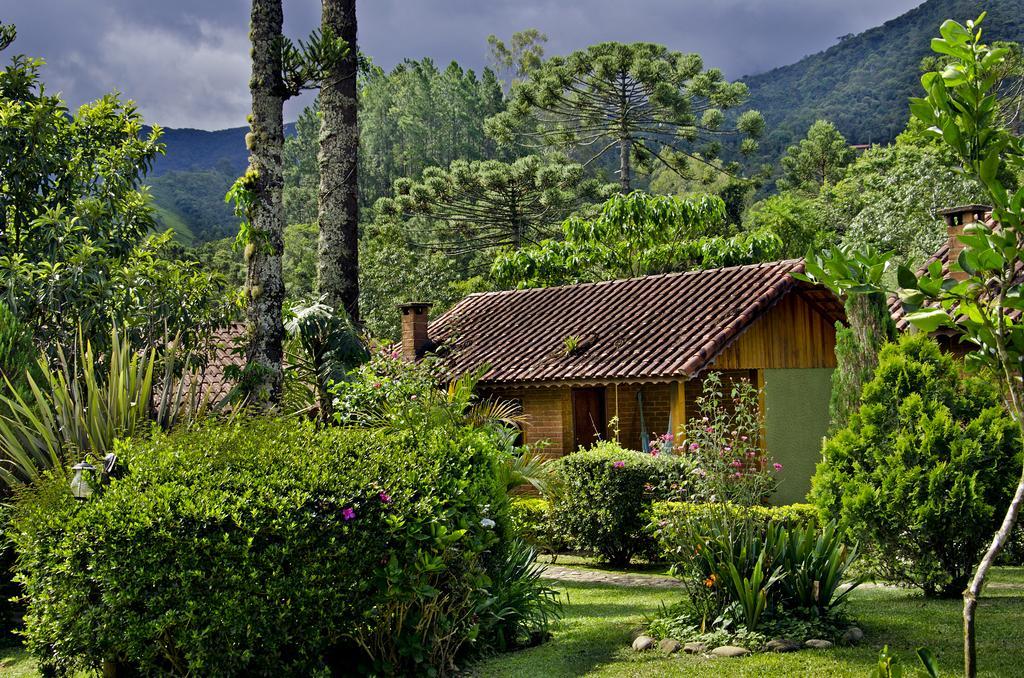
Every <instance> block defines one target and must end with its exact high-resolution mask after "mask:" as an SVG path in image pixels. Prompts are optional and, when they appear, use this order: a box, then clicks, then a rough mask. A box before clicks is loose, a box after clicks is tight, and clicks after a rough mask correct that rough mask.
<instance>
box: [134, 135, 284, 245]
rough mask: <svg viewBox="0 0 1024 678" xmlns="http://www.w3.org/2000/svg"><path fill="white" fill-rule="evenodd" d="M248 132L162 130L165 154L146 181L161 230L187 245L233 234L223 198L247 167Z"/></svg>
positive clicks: (235, 224) (235, 221)
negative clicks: (246, 146) (169, 232)
mask: <svg viewBox="0 0 1024 678" xmlns="http://www.w3.org/2000/svg"><path fill="white" fill-rule="evenodd" d="M248 131H249V128H248V127H234V128H231V129H223V130H217V131H215V132H208V131H206V130H200V129H186V128H181V129H175V128H164V135H163V137H162V139H161V140H162V141H163V143H164V144H165V145H166V147H167V152H166V154H165V155H163V156H160V157H158V158H157V160H156V162H155V163H154V164H153V171H152V172H151V173H150V174H149V176H148V177H147V179H146V183H147V184H148V185H149V186H150V190H151V193H152V195H153V202H154V205H155V207H156V210H155V211H156V215H155V216H156V220H157V223H158V224H159V225H160V228H161V229H166V228H173V229H174V231H175V233H176V234H177V237H178V240H180V241H181V242H183V243H185V244H187V245H198V244H200V243H203V242H208V241H210V240H217V239H219V238H223V237H225V236H228V235H231V234H233V233H234V232H235V231H236V230H237V229H238V219H236V218H235V216H234V213H233V211H232V209H231V206H230V205H227V204H225V203H224V194H225V193H227V190H228V188H230V187H231V184H232V183H234V181H235V179H236V178H237V177H238V176H239V175H241V174H242V173H243V172H245V168H246V166H247V165H248V164H249V152H248V151H247V150H246V148H245V134H246V132H248ZM144 132H145V133H147V134H148V133H149V130H148V129H146V130H144ZM294 133H295V125H294V124H288V125H285V135H286V136H291V135H292V134H294Z"/></svg>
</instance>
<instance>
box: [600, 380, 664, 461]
mask: <svg viewBox="0 0 1024 678" xmlns="http://www.w3.org/2000/svg"><path fill="white" fill-rule="evenodd" d="M616 390H617V391H618V414H619V443H620V444H621V445H622V446H623V447H627V448H630V449H634V450H639V449H640V448H641V447H642V444H641V438H640V436H641V433H642V432H643V431H642V430H641V427H640V408H639V403H638V401H637V397H636V394H637V392H638V391H641V392H643V407H644V427H645V428H646V429H647V431H646V432H647V434H648V435H649V436H651V435H652V434H653V435H660V434H662V433H665V432H666V431H668V420H669V411H670V401H669V398H670V397H671V396H670V393H671V389H670V386H669V384H645V385H643V386H634V385H628V386H627V385H621V384H620V385H619V386H618V387H617V388H616V387H615V386H609V387H608V388H607V391H606V397H605V402H606V403H607V404H608V405H607V409H608V419H609V421H611V419H612V417H614V416H615V412H616V405H615V402H616ZM609 428H610V426H609ZM609 435H611V431H609Z"/></svg>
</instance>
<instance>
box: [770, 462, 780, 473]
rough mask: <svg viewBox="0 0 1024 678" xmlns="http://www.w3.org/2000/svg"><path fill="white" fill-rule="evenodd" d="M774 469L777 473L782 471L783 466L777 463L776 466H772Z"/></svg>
mask: <svg viewBox="0 0 1024 678" xmlns="http://www.w3.org/2000/svg"><path fill="white" fill-rule="evenodd" d="M772 468H774V469H775V470H776V471H781V470H782V464H780V463H779V462H775V463H774V464H772Z"/></svg>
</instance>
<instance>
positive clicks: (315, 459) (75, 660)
mask: <svg viewBox="0 0 1024 678" xmlns="http://www.w3.org/2000/svg"><path fill="white" fill-rule="evenodd" d="M118 452H119V456H120V462H121V463H122V464H123V466H124V471H123V473H122V475H121V477H119V478H117V479H114V480H111V481H110V482H109V484H108V485H107V486H105V487H104V488H103V489H102V492H101V493H100V494H99V495H97V496H95V497H94V498H93V499H92V500H90V501H88V502H85V503H76V501H75V500H74V499H73V498H72V497H71V496H70V494H69V493H68V492H67V486H66V485H65V484H64V483H63V482H60V481H58V482H49V483H42V484H41V485H39V486H38V487H36V488H35V489H33V490H32V491H31V492H30V493H29V494H27V495H26V496H25V497H24V498H23V500H22V501H21V502H19V506H18V509H17V511H16V515H15V518H14V521H15V525H16V526H17V529H16V531H15V532H16V535H17V536H16V541H17V546H18V549H19V552H20V554H21V555H20V558H19V572H20V578H21V580H22V582H23V584H24V586H25V590H26V594H27V595H28V598H29V601H30V605H29V612H28V616H27V619H26V635H27V638H28V641H29V644H30V646H31V647H32V648H33V651H34V652H36V653H37V654H38V655H39V657H40V660H41V661H42V662H43V664H44V665H46V666H52V667H54V668H58V669H61V670H71V669H99V668H100V666H101V665H102V664H103V663H104V662H113V663H114V664H116V665H120V666H121V667H122V668H124V669H134V670H138V671H141V672H142V673H177V674H183V673H189V672H197V671H198V672H202V673H203V674H205V675H226V674H238V673H239V672H245V673H253V674H272V673H282V672H286V673H293V672H302V673H309V672H318V671H322V670H324V669H325V668H332V667H333V668H334V669H336V670H339V669H340V670H342V671H344V672H347V671H351V670H353V669H356V668H360V669H361V670H363V671H376V672H381V673H409V672H420V671H427V670H436V671H440V672H446V671H448V670H450V668H451V666H452V662H453V661H455V660H456V659H457V658H458V657H461V656H463V655H465V654H466V653H467V652H470V651H476V650H480V649H482V648H485V647H487V646H489V645H491V644H493V643H495V642H497V638H498V637H499V635H500V634H505V635H504V638H505V641H506V642H508V643H510V644H512V643H514V642H517V641H516V640H515V635H516V633H517V631H516V628H517V627H518V626H519V625H521V626H522V629H521V630H522V631H524V632H527V633H529V632H530V631H532V630H534V629H533V628H532V627H531V621H532V620H530V619H528V618H527V619H523V618H522V616H521V615H520V616H518V617H516V620H515V621H512V620H510V619H509V618H508V617H507V616H506V615H507V609H506V608H510V607H512V608H515V610H517V611H520V612H521V611H523V610H525V611H526V614H527V615H528V616H529V615H531V614H533V613H532V612H530V606H529V605H527V606H523V605H512V604H511V601H510V600H509V597H510V596H514V595H520V594H521V592H520V593H513V592H511V591H509V590H507V588H506V589H504V590H503V587H508V586H512V585H516V584H517V583H521V582H522V577H520V576H513V577H505V578H504V580H499V579H498V578H497V576H498V575H501V574H502V573H503V572H505V571H506V570H507V569H508V568H513V569H516V570H519V571H522V570H523V569H524V568H525V569H526V570H529V569H530V567H529V564H528V563H527V564H526V565H524V564H523V563H522V562H521V556H517V555H516V554H517V553H518V550H517V549H516V548H510V549H507V550H505V549H503V548H502V547H501V538H502V537H503V535H504V534H505V531H506V529H507V521H506V518H505V509H504V508H503V506H504V488H503V487H498V486H497V485H496V476H495V473H494V466H495V463H496V461H497V460H496V457H495V449H494V447H493V444H492V443H491V442H490V441H489V439H488V436H487V434H486V433H485V432H483V431H481V430H473V429H468V428H465V429H452V428H448V429H447V430H445V429H441V428H438V429H434V430H431V431H425V432H421V433H420V434H419V435H417V436H411V435H408V434H403V433H395V434H384V433H380V432H373V431H367V430H351V429H327V430H317V429H315V428H314V427H313V426H312V425H311V424H305V423H302V422H299V421H295V420H291V421H288V420H273V419H270V420H250V419H237V420H235V421H234V422H232V423H226V424H208V425H204V426H202V427H200V428H198V429H196V430H193V431H187V432H181V433H177V434H174V435H171V436H164V437H157V438H156V439H155V440H153V441H145V440H136V441H129V442H126V443H125V444H123V445H121V446H120V447H119V449H118ZM297 459H301V463H296V460H297ZM426 478H429V479H430V481H429V482H424V479H426ZM86 536H87V538H84V537H86ZM506 557H509V558H511V560H506ZM530 562H532V558H531V559H530ZM520 585H521V584H520ZM510 626H511V627H510ZM510 632H511V633H512V635H511V636H510V635H509V633H510Z"/></svg>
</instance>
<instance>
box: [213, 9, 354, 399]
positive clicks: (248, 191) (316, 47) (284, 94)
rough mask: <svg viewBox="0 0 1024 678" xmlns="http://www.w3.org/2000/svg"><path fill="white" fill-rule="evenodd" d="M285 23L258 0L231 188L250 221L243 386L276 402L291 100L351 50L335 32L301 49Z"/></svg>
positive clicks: (244, 238)
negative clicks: (246, 104) (245, 153)
mask: <svg viewBox="0 0 1024 678" xmlns="http://www.w3.org/2000/svg"><path fill="white" fill-rule="evenodd" d="M283 24H284V12H283V11H282V9H281V0H252V15H251V22H250V31H249V37H250V40H251V42H252V77H251V79H250V81H249V91H250V93H251V95H252V113H251V115H250V118H249V124H250V128H251V131H250V132H249V134H247V135H246V145H247V146H248V147H249V169H248V170H246V173H245V175H244V176H242V177H241V178H240V179H239V180H238V181H236V182H235V185H234V186H232V188H231V190H230V191H229V192H228V199H229V200H234V201H235V207H236V211H237V213H238V215H239V217H241V218H242V219H243V223H242V227H241V230H240V232H239V236H238V239H239V242H240V243H241V244H243V246H244V247H245V260H246V285H245V293H246V300H247V302H248V307H247V319H248V326H249V327H248V330H249V337H248V345H247V349H246V365H245V370H244V377H243V384H242V386H243V389H244V390H245V391H246V392H248V393H249V394H250V395H252V396H255V397H256V398H257V399H260V400H268V401H270V402H277V401H278V400H279V398H280V395H281V384H282V379H283V372H282V365H281V360H282V357H283V342H284V322H283V320H282V311H281V305H282V303H283V302H284V278H283V277H282V274H281V255H282V253H283V251H284V222H285V219H284V202H283V199H282V191H283V189H284V168H283V164H282V155H283V150H284V102H285V100H287V99H289V98H291V97H293V96H296V95H298V94H299V93H300V92H301V91H302V90H303V89H306V88H308V87H310V86H311V85H313V84H315V83H319V82H322V81H323V80H324V76H325V73H327V72H330V71H331V70H332V68H333V67H334V66H335V64H337V63H338V61H340V59H341V58H342V57H343V56H344V55H345V54H346V52H347V46H346V44H345V42H344V41H343V40H341V39H340V38H337V37H335V36H334V34H333V33H332V32H330V31H329V30H327V29H325V30H324V31H323V33H322V34H319V33H314V34H313V35H312V36H311V37H310V39H309V42H308V43H302V42H300V43H299V47H298V48H296V47H295V46H294V45H293V44H292V43H291V42H290V41H289V40H287V39H286V38H285V37H284V36H283V35H282V33H281V29H282V26H283Z"/></svg>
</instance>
